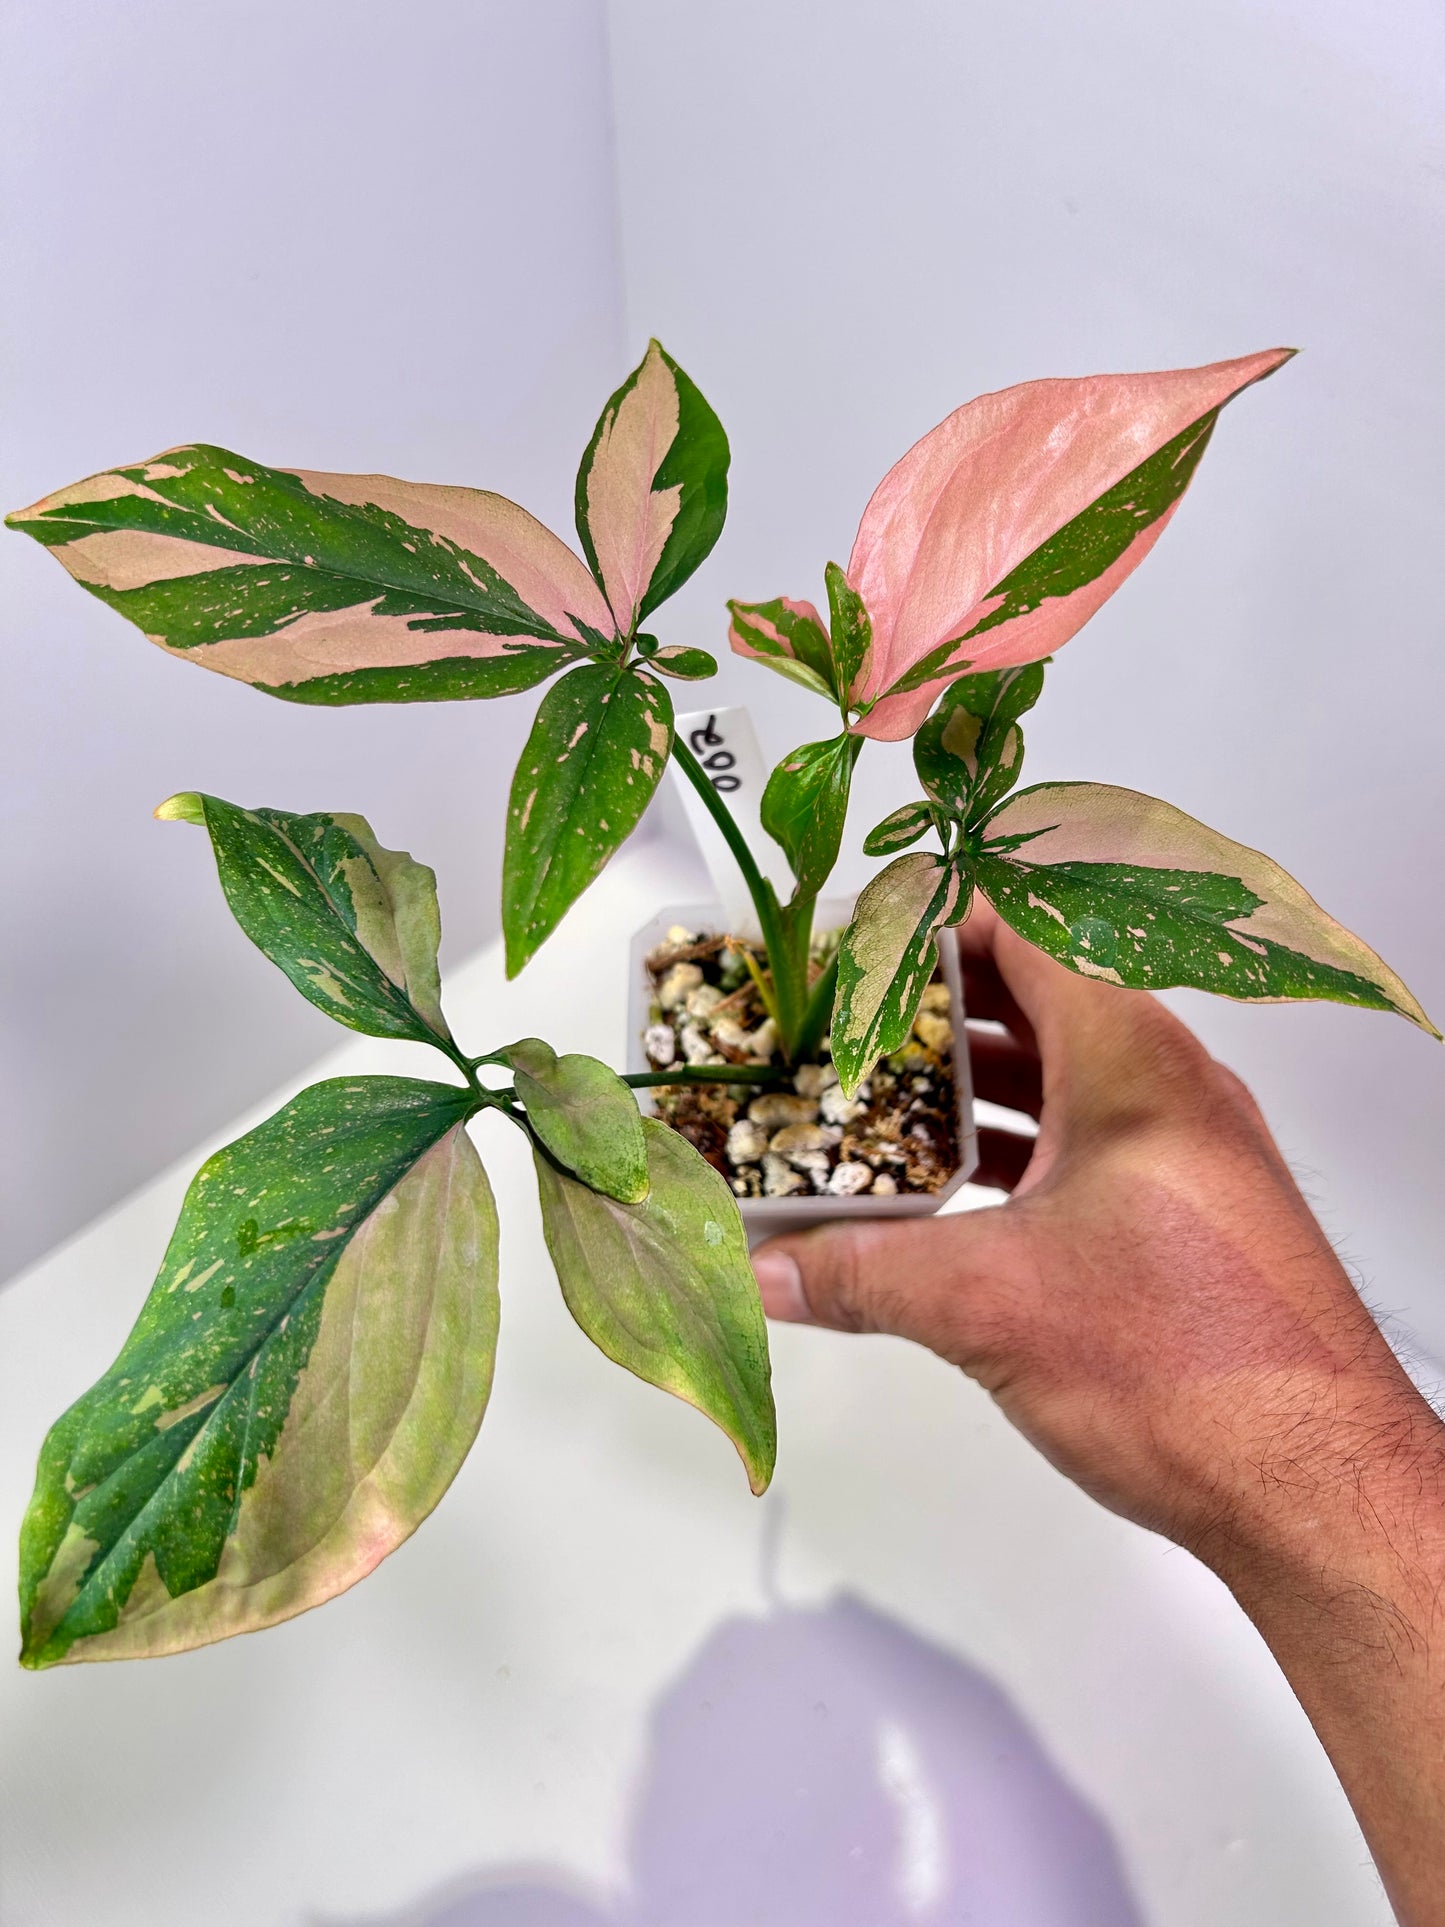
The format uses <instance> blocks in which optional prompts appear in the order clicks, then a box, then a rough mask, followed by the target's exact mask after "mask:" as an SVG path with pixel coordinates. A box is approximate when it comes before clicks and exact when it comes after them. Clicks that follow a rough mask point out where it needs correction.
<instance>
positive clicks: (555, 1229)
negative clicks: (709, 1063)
mask: <svg viewBox="0 0 1445 1927" xmlns="http://www.w3.org/2000/svg"><path fill="white" fill-rule="evenodd" d="M642 1129H643V1131H644V1133H645V1135H646V1140H647V1163H648V1172H649V1175H650V1178H651V1189H650V1190H649V1192H648V1195H647V1197H646V1198H645V1199H644V1200H643V1202H642V1203H640V1204H622V1203H620V1202H618V1201H617V1200H616V1199H614V1198H609V1197H606V1196H604V1195H603V1194H602V1193H600V1192H598V1191H594V1190H592V1189H590V1188H589V1187H588V1186H587V1185H585V1184H579V1183H578V1182H577V1180H576V1179H575V1178H573V1177H570V1176H569V1175H568V1174H567V1173H566V1172H565V1171H563V1170H561V1169H560V1168H559V1167H558V1166H557V1165H556V1164H554V1163H553V1162H552V1161H551V1160H550V1159H549V1158H548V1157H547V1156H546V1155H545V1154H544V1153H543V1152H541V1151H538V1152H537V1153H536V1155H535V1161H536V1166H537V1184H538V1188H539V1190H540V1192H541V1197H542V1227H543V1230H544V1232H545V1234H546V1239H547V1249H548V1250H549V1251H550V1252H551V1254H552V1262H553V1264H554V1265H555V1266H556V1267H557V1277H558V1280H559V1282H560V1284H561V1286H562V1296H563V1298H564V1299H565V1300H566V1302H567V1309H568V1310H569V1311H570V1312H571V1314H572V1316H573V1317H574V1318H575V1319H576V1321H577V1323H578V1324H579V1325H580V1326H581V1327H582V1329H583V1331H584V1332H586V1334H587V1336H588V1337H589V1338H590V1339H591V1340H592V1342H593V1344H594V1345H596V1346H597V1347H598V1348H599V1349H600V1350H601V1351H603V1352H605V1353H606V1354H607V1356H608V1357H609V1358H610V1359H612V1360H613V1361H614V1362H615V1363H616V1364H618V1365H621V1366H623V1367H625V1369H626V1370H627V1371H629V1372H632V1373H634V1374H635V1375H636V1376H637V1377H638V1378H641V1379H645V1380H646V1381H647V1383H648V1384H649V1385H658V1386H660V1387H661V1388H662V1390H663V1391H665V1392H672V1393H674V1394H675V1395H676V1396H677V1397H678V1398H682V1399H686V1400H687V1402H688V1403H689V1404H690V1405H695V1406H696V1407H697V1409H698V1410H699V1411H700V1412H703V1413H705V1414H706V1415H707V1417H708V1418H710V1419H712V1420H713V1422H714V1424H716V1425H719V1426H721V1427H722V1429H723V1431H724V1432H726V1433H727V1435H728V1437H729V1438H730V1439H731V1440H732V1442H733V1444H734V1445H735V1446H736V1447H737V1449H738V1452H739V1455H740V1456H741V1458H742V1461H743V1464H744V1466H745V1467H746V1468H747V1474H748V1481H749V1483H750V1484H751V1486H752V1488H753V1490H754V1492H762V1491H764V1490H765V1489H766V1487H767V1484H768V1481H769V1479H771V1477H772V1474H773V1461H774V1458H775V1457H776V1454H777V1419H776V1415H775V1413H774V1410H773V1395H772V1390H771V1388H770V1384H769V1366H768V1337H767V1326H766V1323H765V1321H764V1318H763V1308H762V1304H761V1302H760V1300H759V1298H758V1288H757V1285H756V1283H755V1282H754V1279H753V1274H752V1267H751V1266H750V1265H749V1263H748V1245H747V1236H746V1234H745V1233H744V1231H743V1225H742V1219H741V1218H740V1217H739V1215H738V1207H737V1201H736V1199H735V1198H734V1197H733V1195H732V1193H731V1192H730V1191H729V1190H728V1187H727V1185H726V1184H725V1183H724V1182H723V1180H722V1179H721V1178H720V1177H719V1176H718V1174H717V1172H716V1171H714V1170H713V1168H712V1166H711V1165H710V1164H708V1163H707V1162H706V1161H705V1160H704V1159H703V1158H702V1157H701V1156H700V1155H699V1154H698V1152H696V1151H695V1150H694V1149H693V1147H692V1146H691V1145H690V1144H689V1143H688V1142H687V1140H686V1139H685V1138H683V1137H680V1136H679V1135H678V1133H677V1132H676V1131H674V1130H672V1129H670V1128H669V1127H668V1126H667V1125H665V1124H659V1123H658V1122H657V1120H656V1119H655V1118H644V1119H643V1123H642Z"/></svg>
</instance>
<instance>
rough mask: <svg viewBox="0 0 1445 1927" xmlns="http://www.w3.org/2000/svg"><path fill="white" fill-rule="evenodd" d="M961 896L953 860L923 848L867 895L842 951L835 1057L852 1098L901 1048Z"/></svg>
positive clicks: (883, 874) (893, 866)
mask: <svg viewBox="0 0 1445 1927" xmlns="http://www.w3.org/2000/svg"><path fill="white" fill-rule="evenodd" d="M959 895H960V889H959V879H958V874H957V872H956V871H955V870H954V869H953V867H952V866H951V865H950V864H946V863H944V862H943V861H942V860H941V859H940V858H938V857H936V856H932V855H930V854H929V853H928V852H927V851H924V850H918V851H915V852H914V854H913V855H911V856H900V857H897V858H896V859H895V860H894V861H893V862H892V863H890V864H889V865H888V867H887V869H886V870H880V871H879V873H878V875H877V876H876V877H874V879H873V881H872V882H871V883H870V884H869V885H868V886H867V888H866V889H865V890H864V891H863V892H862V893H861V895H860V896H859V898H858V902H857V905H856V907H855V908H854V911H853V921H852V922H851V923H850V924H849V926H848V928H847V929H846V930H845V931H844V933H843V942H842V946H841V948H840V949H839V952H838V995H837V1001H836V1002H835V1004H834V1006H833V1062H834V1064H835V1065H836V1066H837V1070H838V1079H839V1082H840V1083H841V1084H842V1086H843V1089H844V1091H845V1093H846V1094H847V1095H849V1096H851V1095H852V1094H853V1092H854V1091H855V1090H857V1088H858V1086H859V1084H860V1083H861V1082H862V1081H863V1079H864V1078H865V1077H866V1076H867V1075H868V1073H869V1071H871V1070H872V1068H873V1066H874V1065H875V1064H876V1063H877V1062H878V1059H879V1058H880V1057H886V1056H888V1055H889V1053H890V1052H892V1051H896V1050H899V1049H901V1047H902V1046H903V1044H904V1043H906V1042H907V1039H908V1033H909V1032H910V1031H911V1030H912V1028H913V1020H914V1018H915V1017H916V1016H917V1015H918V1006H919V1003H920V1002H921V1000H922V997H923V992H924V988H925V986H926V985H927V983H928V980H929V978H930V977H931V976H932V975H933V964H934V935H935V932H936V931H937V930H938V928H939V926H940V925H941V924H943V923H945V922H947V920H948V919H949V917H950V916H951V915H952V913H953V911H954V909H955V907H956V906H957V904H958V900H959Z"/></svg>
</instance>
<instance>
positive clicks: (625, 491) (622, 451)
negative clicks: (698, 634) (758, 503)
mask: <svg viewBox="0 0 1445 1927" xmlns="http://www.w3.org/2000/svg"><path fill="white" fill-rule="evenodd" d="M727 475H728V442H727V436H726V435H725V434H724V433H723V428H722V423H721V422H720V421H719V420H718V418H717V416H716V415H715V414H714V413H713V411H712V410H711V408H709V407H708V405H707V403H706V402H705V401H704V400H703V398H702V395H701V394H700V393H699V391H698V389H697V388H696V386H695V385H694V384H693V383H692V382H691V381H690V380H689V379H688V377H687V376H686V375H685V374H684V373H683V371H682V370H681V368H679V367H678V365H677V363H676V362H675V361H674V360H673V359H672V356H671V355H669V354H668V353H667V352H666V350H665V349H664V348H663V347H662V346H661V344H660V343H658V342H656V341H652V342H649V343H648V347H647V353H646V354H645V355H644V356H643V357H642V360H641V362H640V363H639V364H638V366H637V367H636V368H634V369H633V371H632V373H631V374H630V375H629V376H628V377H627V379H626V381H625V382H623V384H622V386H621V387H620V388H619V389H618V390H617V393H616V394H615V395H613V397H612V398H611V400H610V401H609V402H608V404H607V406H606V407H605V408H604V409H603V411H602V417H601V419H600V421H599V422H598V424H597V426H596V428H595V429H594V430H593V433H592V440H591V441H590V442H589V443H588V444H587V451H586V453H585V454H584V455H583V457H582V465H581V467H580V468H579V469H578V471H577V533H578V535H579V536H580V537H581V539H582V547H583V550H584V551H585V553H586V556H587V560H588V561H589V562H590V563H591V565H592V572H593V574H594V575H595V576H596V578H597V580H598V582H599V583H600V584H601V585H602V588H603V590H604V591H605V592H606V595H607V600H608V602H609V604H610V605H611V608H612V613H613V616H614V617H615V620H616V626H617V632H618V634H619V635H623V636H630V635H631V634H632V632H633V630H634V629H635V627H636V626H637V624H638V623H639V622H641V621H642V619H643V618H644V617H645V616H646V615H647V614H648V612H649V611H650V610H652V609H655V608H656V607H657V605H658V604H659V603H660V602H665V601H666V599H667V598H668V596H670V595H673V594H674V593H675V592H676V591H677V590H678V589H680V588H681V587H682V585H683V583H684V582H686V580H687V578H688V577H689V576H690V575H691V574H692V572H693V570H694V569H696V568H697V566H698V565H699V563H701V562H702V561H704V560H705V559H706V557H707V556H708V555H709V554H710V553H711V551H712V547H713V544H714V543H715V542H716V541H717V539H718V536H719V535H720V534H721V533H722V526H723V521H724V519H725V517H726V515H727V502H728V483H727Z"/></svg>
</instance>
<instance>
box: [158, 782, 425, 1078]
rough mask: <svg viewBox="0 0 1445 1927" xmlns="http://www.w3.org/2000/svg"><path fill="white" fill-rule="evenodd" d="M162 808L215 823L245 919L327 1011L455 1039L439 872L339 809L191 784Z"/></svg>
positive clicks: (222, 867) (413, 1034) (412, 1033)
mask: <svg viewBox="0 0 1445 1927" xmlns="http://www.w3.org/2000/svg"><path fill="white" fill-rule="evenodd" d="M156 815H157V816H158V817H160V818H162V819H163V820H167V821H181V822H188V823H197V824H199V825H201V826H202V827H203V828H204V829H205V830H206V831H207V832H208V834H209V835H210V839H211V847H212V850H213V851H214V852H215V858H216V869H217V873H218V874H219V876H220V880H221V888H222V889H223V890H224V892H225V895H226V901H227V903H228V904H229V905H230V907H231V911H232V914H233V915H234V917H235V919H236V921H237V923H239V924H240V926H241V928H242V929H243V930H244V931H245V933H246V935H247V936H248V937H249V938H250V939H251V941H252V942H253V943H254V944H255V945H256V946H257V947H258V949H260V950H261V951H263V952H264V953H265V955H266V956H268V957H269V958H270V959H271V961H272V963H274V964H276V965H277V966H278V967H279V968H280V969H281V970H283V971H284V972H285V973H286V975H287V976H288V977H289V978H290V979H291V981H292V983H293V984H295V986H296V988H297V989H298V990H299V991H300V992H301V994H302V996H303V997H306V998H308V999H309V1000H310V1002H312V1003H313V1004H315V1005H316V1006H317V1008H318V1009H320V1010H324V1011H325V1012H326V1014H327V1016H328V1017H334V1018H335V1019H336V1021H337V1023H339V1024H345V1025H346V1026H347V1027H348V1028H349V1029H351V1030H359V1031H365V1032H366V1033H367V1034H368V1035H370V1036H373V1037H407V1038H412V1039H414V1040H415V1041H416V1042H418V1043H423V1044H435V1043H437V1042H438V1040H445V1041H450V1037H451V1033H450V1031H449V1030H448V1029H447V1024H446V1019H445V1018H444V1017H443V1016H442V1010H441V983H440V979H439V977H438V974H437V945H438V944H439V943H440V941H441V916H440V913H439V911H438V909H437V894H436V876H435V873H434V872H433V871H432V870H430V869H428V868H427V866H426V865H425V864H424V863H417V862H416V861H415V860H414V859H413V858H412V857H410V856H408V855H407V854H406V853H405V851H402V850H385V849H383V848H382V847H381V845H380V844H379V843H378V842H377V840H376V838H375V836H374V835H373V834H372V831H371V828H370V826H369V825H368V824H367V822H366V820H365V818H364V817H360V816H353V815H349V814H345V813H340V812H321V813H317V814H315V815H309V816H294V815H291V814H289V813H288V812H287V811H285V810H245V809H241V808H239V807H238V806H237V805H236V804H234V803H227V802H224V801H223V800H222V799H221V798H220V797H219V796H205V795H200V794H198V793H196V792H194V791H182V792H181V793H180V794H179V795H176V796H172V797H170V798H168V800H167V801H166V802H164V803H162V804H161V805H160V807H159V809H157V811H156Z"/></svg>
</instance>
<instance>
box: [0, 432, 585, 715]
mask: <svg viewBox="0 0 1445 1927" xmlns="http://www.w3.org/2000/svg"><path fill="white" fill-rule="evenodd" d="M6 520H7V522H8V524H9V526H10V527H11V528H17V529H23V530H24V531H25V533H26V534H27V535H32V536H34V537H35V539H36V541H38V542H42V543H44V545H45V546H46V547H47V548H48V549H50V551H51V552H52V554H53V555H54V556H55V557H56V559H57V561H59V562H61V563H63V564H64V566H65V567H66V568H67V569H68V570H69V571H70V573H71V574H72V575H73V576H74V577H75V578H76V580H77V581H78V582H80V583H81V584H82V585H83V586H84V587H85V588H87V589H89V590H90V592H91V594H92V595H96V596H99V597H100V599H101V600H102V601H103V602H107V603H109V604H110V606H111V607H112V608H113V609H117V610H119V612H120V613H121V614H122V615H124V616H126V617H127V618H128V619H129V620H130V621H132V622H134V623H135V624H136V625H137V627H138V628H140V629H142V630H143V631H144V632H145V634H146V635H147V636H148V637H149V639H150V640H151V641H152V642H156V643H159V644H160V646H161V647H162V648H163V649H166V650H168V651H170V652H171V653H172V654H175V655H180V656H183V657H185V658H186V659H187V660H188V661H190V662H196V663H200V664H201V665H202V667H204V668H206V669H216V670H219V671H220V673H221V674H222V675H224V676H234V677H237V678H239V679H240V680H241V681H242V682H248V683H251V684H252V685H253V686H254V687H256V688H258V689H263V690H265V691H266V692H267V693H268V694H269V695H273V696H284V697H288V698H289V699H291V700H292V701H295V702H311V703H358V702H438V701H447V700H451V699H454V698H459V697H468V696H497V695H505V694H508V693H509V692H511V691H513V690H517V689H528V688H530V687H531V686H532V685H533V684H534V683H537V682H540V681H541V680H542V679H543V678H544V677H546V676H549V675H551V674H552V673H553V671H554V670H556V669H559V668H561V667H562V666H563V664H565V663H566V662H568V661H570V660H572V659H573V658H574V657H576V656H579V655H583V654H585V653H586V652H587V651H588V649H589V648H590V647H592V646H593V645H594V644H595V643H596V642H597V641H598V640H599V639H600V638H608V637H610V636H611V635H612V633H613V622H612V616H611V612H610V611H609V609H608V606H607V602H606V599H605V598H604V596H603V595H602V593H601V591H600V590H599V589H598V587H597V585H596V584H595V583H594V582H593V580H592V578H591V576H590V575H589V574H588V571H587V569H586V568H585V567H584V566H583V563H582V561H581V559H580V557H578V556H576V555H574V554H573V552H572V550H571V549H569V548H568V547H567V545H566V543H565V542H562V541H560V540H559V539H558V538H557V537H556V536H555V535H553V534H552V532H551V531H550V529H546V528H544V527H543V526H542V524H541V523H540V522H538V521H537V520H536V519H535V517H533V516H531V515H529V514H528V513H527V511H526V510H525V509H522V508H519V507H518V506H517V504H516V503H515V502H509V501H507V500H506V498H505V497H504V496H501V495H491V494H488V493H486V492H485V491H484V490H481V489H472V488H440V487H435V486H432V485H430V484H425V483H420V482H400V481H397V480H396V479H395V477H393V476H390V475H331V474H323V473H320V472H317V471H312V470H307V469H282V468H268V467H267V466H266V465H265V463H263V462H253V461H250V460H248V459H247V457H245V456H244V455H236V454H233V453H232V452H231V451H230V450H229V449H225V448H213V447H211V446H209V445H207V444H204V443H197V444H195V445H193V446H191V447H187V448H172V449H167V450H166V451H165V452H164V453H163V454H161V455H157V456H156V457H155V458H154V459H153V460H152V461H149V462H141V463H138V464H137V465H136V466H134V467H131V468H116V469H110V470H108V471H106V472H105V473H103V474H100V475H91V476H88V477H87V478H86V480H85V481H83V482H77V483H75V484H74V485H73V486H72V487H70V488H64V489H60V490H59V491H58V492H57V493H56V494H54V495H50V496H47V497H46V498H45V499H44V500H43V501H40V502H37V503H35V505H34V506H33V507H32V508H28V509H21V510H20V511H18V512H17V513H16V514H14V515H11V516H8V517H7V518H6Z"/></svg>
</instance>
